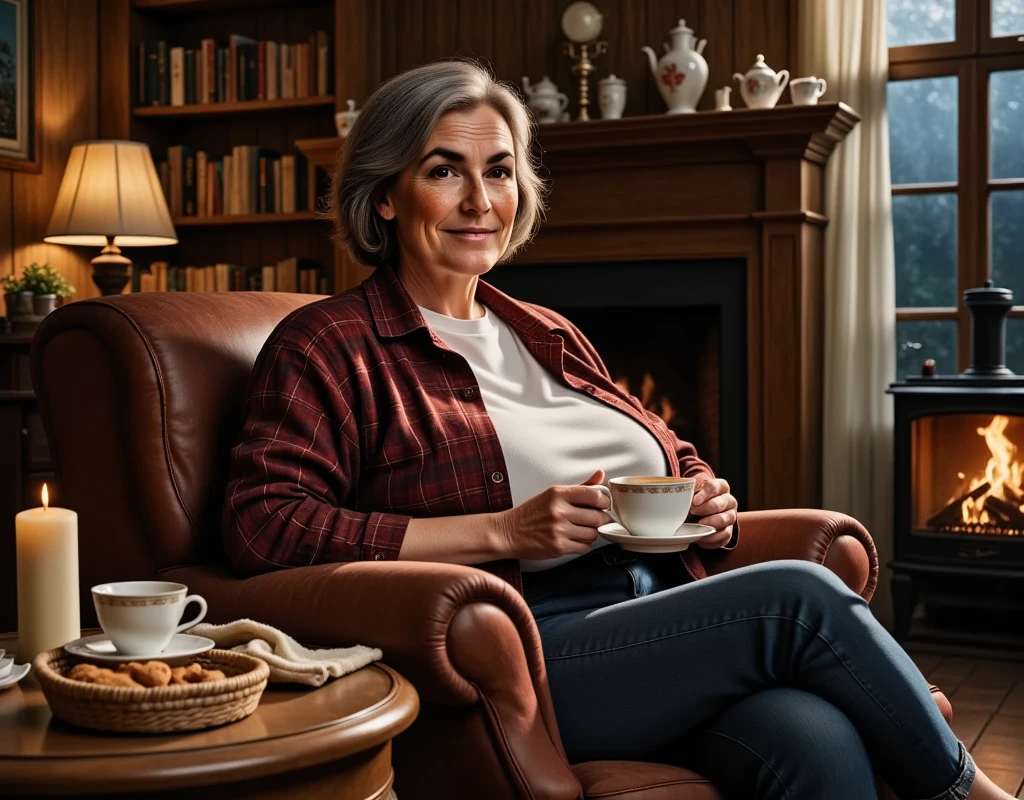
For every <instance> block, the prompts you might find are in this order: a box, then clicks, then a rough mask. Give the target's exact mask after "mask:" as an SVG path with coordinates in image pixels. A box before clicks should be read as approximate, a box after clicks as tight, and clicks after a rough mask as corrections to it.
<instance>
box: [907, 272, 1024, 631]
mask: <svg viewBox="0 0 1024 800" xmlns="http://www.w3.org/2000/svg"><path fill="white" fill-rule="evenodd" d="M965 300H966V302H967V305H968V307H969V308H970V310H971V314H972V357H971V366H970V367H969V368H968V369H967V370H965V371H964V372H963V373H961V374H960V375H954V376H935V375H934V374H930V373H931V372H933V369H932V368H931V367H932V364H930V363H929V362H926V364H925V368H924V369H923V370H922V376H921V377H919V378H917V377H915V378H908V379H907V380H906V381H903V382H899V383H895V384H893V385H892V386H891V387H890V390H889V392H890V394H892V395H893V396H894V399H895V476H896V480H895V483H896V486H895V492H896V495H895V498H896V502H895V523H896V527H895V540H894V558H893V560H892V561H891V562H890V564H889V566H890V567H891V568H892V570H893V574H892V594H893V605H894V627H895V634H896V637H897V639H905V638H907V636H908V633H909V629H910V622H911V617H912V615H913V612H914V609H915V607H916V606H917V604H918V602H919V601H920V600H921V599H922V598H923V599H925V600H927V601H930V602H933V603H934V604H935V605H936V607H938V608H947V609H953V610H955V611H958V612H961V614H960V616H961V618H963V616H964V615H963V613H962V612H965V611H966V612H967V613H968V614H973V615H974V619H975V620H978V621H980V620H982V619H984V618H988V619H992V618H993V616H994V614H993V612H994V613H995V614H999V613H1000V612H1003V613H1005V612H1011V613H1019V612H1021V611H1022V610H1024V377H1018V376H1015V375H1014V374H1013V373H1012V372H1010V370H1009V369H1007V367H1006V364H1005V350H1006V348H1005V341H1006V340H1005V330H1006V328H1005V320H1006V315H1007V313H1008V312H1009V309H1010V307H1011V306H1012V303H1013V295H1012V293H1011V292H1010V291H1009V290H1007V289H997V288H993V287H992V285H991V281H989V282H988V283H987V284H986V286H985V288H983V289H972V290H969V291H967V292H966V293H965ZM982 610H984V611H986V612H989V613H987V614H984V615H983V614H981V613H980V612H981V611H982ZM996 618H997V619H998V617H996ZM953 635H956V634H953ZM961 638H973V639H978V638H984V636H979V634H978V632H977V631H974V632H973V633H969V634H967V635H966V636H964V635H963V634H961ZM990 638H991V637H990ZM1003 643H1005V642H1003Z"/></svg>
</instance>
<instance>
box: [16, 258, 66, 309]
mask: <svg viewBox="0 0 1024 800" xmlns="http://www.w3.org/2000/svg"><path fill="white" fill-rule="evenodd" d="M21 289H22V291H23V292H24V291H30V292H32V310H33V312H34V313H35V315H36V316H37V317H45V316H46V315H47V314H49V313H50V312H51V311H53V309H54V308H56V307H57V298H58V297H70V296H71V295H73V294H74V293H75V287H74V286H72V285H71V284H70V283H68V281H67V278H65V277H64V276H63V275H61V274H60V273H59V272H57V271H56V270H55V269H54V268H53V267H51V266H50V265H49V264H29V265H28V266H27V267H25V268H24V269H23V270H22V272H21Z"/></svg>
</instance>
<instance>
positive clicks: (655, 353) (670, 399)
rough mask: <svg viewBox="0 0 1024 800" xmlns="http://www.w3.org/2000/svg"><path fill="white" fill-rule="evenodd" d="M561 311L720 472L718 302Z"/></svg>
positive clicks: (621, 379) (625, 385)
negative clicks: (681, 307) (680, 306)
mask: <svg viewBox="0 0 1024 800" xmlns="http://www.w3.org/2000/svg"><path fill="white" fill-rule="evenodd" d="M559 311H560V312H561V313H563V314H565V316H567V317H570V318H571V319H572V320H573V322H574V323H575V324H576V326H577V327H578V328H579V329H580V330H581V331H582V332H583V335H584V336H586V337H587V338H588V339H589V340H590V341H591V343H592V344H593V345H594V347H595V348H596V349H597V352H598V353H600V354H601V358H602V359H603V360H604V362H605V366H607V367H608V371H609V372H610V373H611V376H612V380H613V381H615V383H616V384H618V385H619V387H621V388H622V389H624V390H626V391H627V392H629V393H630V394H632V395H634V396H636V397H638V398H639V399H640V401H641V402H642V403H643V406H644V408H646V409H647V410H648V411H652V412H654V413H655V414H657V415H658V416H660V417H661V418H662V419H663V420H664V421H665V423H666V424H667V425H668V427H669V428H671V429H672V430H673V431H674V432H675V434H676V435H677V436H678V437H679V438H680V439H682V440H683V441H687V442H692V443H693V444H694V445H695V446H696V448H697V452H698V453H700V455H701V458H703V459H704V460H705V461H707V462H708V464H710V465H711V468H712V469H713V470H715V471H716V472H719V471H720V470H721V468H722V462H721V447H720V430H719V428H720V420H719V402H718V401H719V397H720V395H721V385H720V383H721V381H720V377H719V362H720V359H721V330H722V321H721V311H720V309H719V308H716V307H707V306H703V307H695V308H688V309H687V310H686V311H685V313H680V311H679V309H678V308H618V309H616V310H615V313H614V314H613V315H609V314H608V313H607V312H606V311H604V310H603V309H594V308H588V309H582V308H574V309H559ZM640 331H642V334H641V335H639V336H638V335H637V332H640Z"/></svg>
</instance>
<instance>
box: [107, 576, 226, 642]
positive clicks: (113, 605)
mask: <svg viewBox="0 0 1024 800" xmlns="http://www.w3.org/2000/svg"><path fill="white" fill-rule="evenodd" d="M187 592H188V587H187V586H185V584H183V583H172V582H170V581H119V582H117V583H101V584H99V585H98V586H93V587H92V602H93V605H94V606H95V607H96V616H97V617H98V618H99V622H100V627H101V628H103V632H104V633H105V634H107V636H109V637H110V641H111V642H112V643H113V645H114V647H116V648H117V652H118V653H121V654H123V655H129V656H130V655H139V656H144V655H145V656H148V655H156V654H159V653H162V652H163V651H164V648H166V647H167V645H168V643H169V642H170V641H171V637H173V636H174V634H176V633H178V632H179V631H183V630H185V629H186V628H191V627H192V626H193V625H196V624H197V623H199V622H200V621H201V620H202V619H203V617H205V616H206V600H204V599H203V598H202V597H200V596H199V595H198V594H190V595H187V596H186V593H187ZM192 602H195V603H198V604H199V616H197V617H196V618H195V619H192V620H189V621H188V622H184V623H183V622H181V617H182V615H183V614H184V613H185V606H187V605H188V604H189V603H192ZM179 623H180V624H179Z"/></svg>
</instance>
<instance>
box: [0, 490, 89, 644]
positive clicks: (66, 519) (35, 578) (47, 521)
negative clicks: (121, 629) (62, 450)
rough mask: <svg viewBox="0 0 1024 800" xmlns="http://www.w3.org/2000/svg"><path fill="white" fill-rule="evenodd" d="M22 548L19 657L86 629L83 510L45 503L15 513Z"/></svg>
mask: <svg viewBox="0 0 1024 800" xmlns="http://www.w3.org/2000/svg"><path fill="white" fill-rule="evenodd" d="M14 528H15V535H16V539H17V553H18V660H19V661H31V660H32V659H33V658H35V657H36V655H37V654H38V653H42V652H43V651H45V650H51V649H53V648H54V647H60V646H61V645H63V644H67V643H68V642H70V641H72V640H73V639H77V638H78V637H79V636H81V635H82V631H81V621H80V619H79V616H78V514H76V513H75V512H74V511H70V510H68V509H66V508H49V496H48V493H47V491H46V484H43V507H42V508H30V509H28V510H27V511H21V512H19V513H18V514H17V515H16V516H15V518H14Z"/></svg>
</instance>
